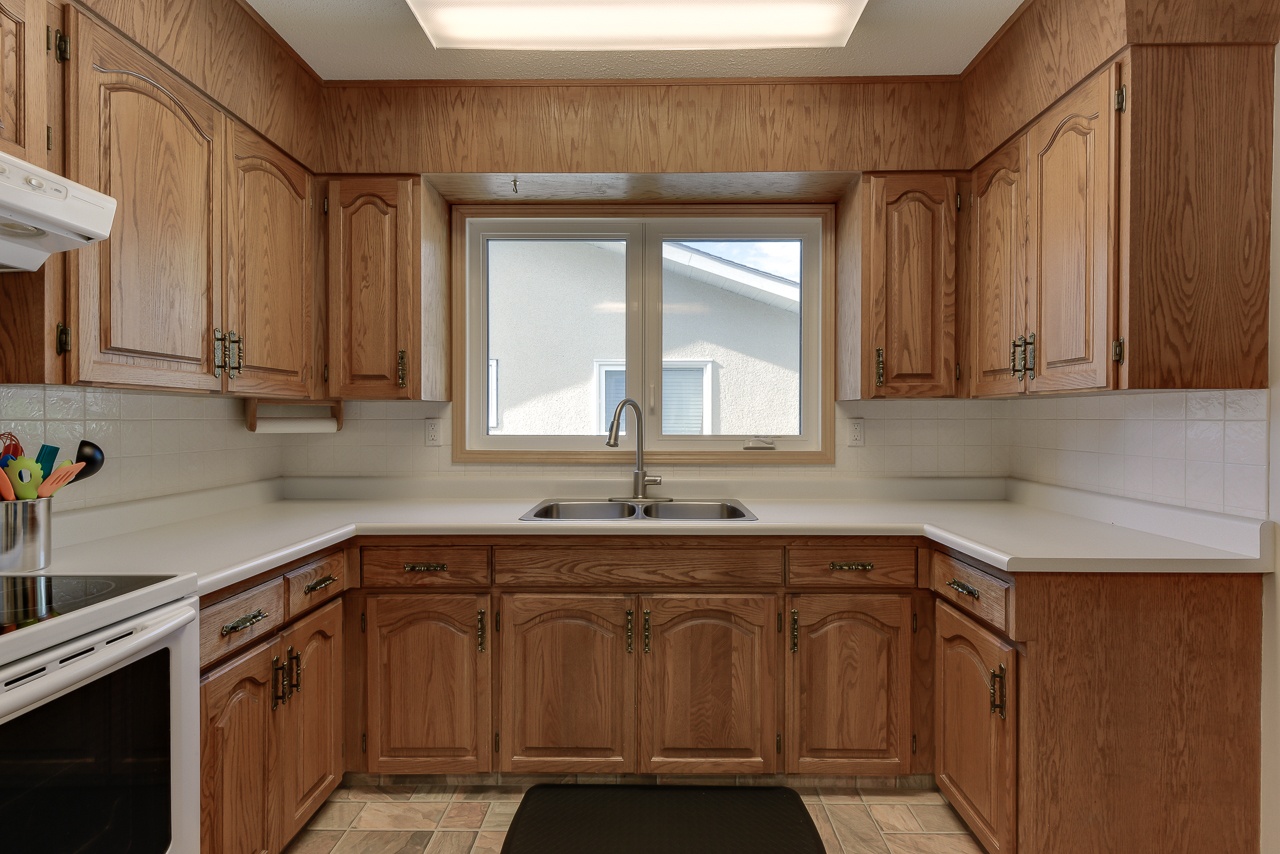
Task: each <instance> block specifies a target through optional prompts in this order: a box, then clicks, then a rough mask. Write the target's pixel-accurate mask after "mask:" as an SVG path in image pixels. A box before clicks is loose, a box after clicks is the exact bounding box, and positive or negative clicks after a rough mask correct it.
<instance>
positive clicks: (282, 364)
mask: <svg viewBox="0 0 1280 854" xmlns="http://www.w3.org/2000/svg"><path fill="white" fill-rule="evenodd" d="M227 127H228V133H227V142H228V144H227V151H228V155H229V156H228V158H227V217H226V229H227V232H226V239H227V267H226V281H227V320H226V331H227V332H234V333H235V336H236V340H235V345H234V346H233V347H232V351H233V353H234V355H235V357H236V358H235V361H236V368H235V369H234V370H230V371H228V372H227V373H228V383H227V387H228V390H229V391H233V392H237V393H240V394H253V395H264V396H277V397H292V398H298V397H307V396H308V387H309V386H308V380H309V372H310V371H311V370H313V367H312V365H311V353H312V349H313V347H312V321H311V314H312V308H311V291H312V287H311V282H312V268H311V257H312V248H311V231H312V228H311V218H312V216H314V215H315V211H314V198H313V189H312V187H313V181H312V177H311V175H310V174H309V173H308V172H307V171H306V170H305V169H303V168H302V167H301V166H299V165H298V164H297V163H296V162H294V161H293V160H291V159H290V158H288V157H287V156H285V154H284V153H283V152H281V151H280V150H279V149H278V148H276V147H275V146H273V145H271V144H270V143H268V142H267V141H266V140H264V139H262V137H260V136H258V135H257V134H256V133H254V132H253V131H251V130H249V129H248V128H245V127H243V126H241V125H239V124H237V123H236V122H234V121H232V120H230V119H228V120H227Z"/></svg>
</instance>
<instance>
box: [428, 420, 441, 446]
mask: <svg viewBox="0 0 1280 854" xmlns="http://www.w3.org/2000/svg"><path fill="white" fill-rule="evenodd" d="M426 422H427V447H428V448H434V447H436V446H437V445H439V444H440V419H439V418H427V419H426Z"/></svg>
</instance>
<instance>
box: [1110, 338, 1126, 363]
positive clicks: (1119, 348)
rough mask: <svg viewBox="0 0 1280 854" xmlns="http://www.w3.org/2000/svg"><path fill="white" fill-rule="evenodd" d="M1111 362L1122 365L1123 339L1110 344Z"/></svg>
mask: <svg viewBox="0 0 1280 854" xmlns="http://www.w3.org/2000/svg"><path fill="white" fill-rule="evenodd" d="M1111 361H1113V362H1119V363H1120V364H1122V365H1123V364H1124V339H1123V338H1121V339H1119V340H1118V341H1112V342H1111Z"/></svg>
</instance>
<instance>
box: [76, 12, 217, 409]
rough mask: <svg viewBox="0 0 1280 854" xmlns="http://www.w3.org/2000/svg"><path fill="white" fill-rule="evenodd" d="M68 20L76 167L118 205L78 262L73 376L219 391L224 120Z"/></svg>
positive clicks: (118, 44)
mask: <svg viewBox="0 0 1280 854" xmlns="http://www.w3.org/2000/svg"><path fill="white" fill-rule="evenodd" d="M67 15H68V26H69V27H70V30H71V37H72V40H73V41H74V42H76V43H77V44H78V45H79V46H80V48H79V50H78V51H77V52H76V54H75V55H74V57H73V66H72V68H71V72H70V74H71V79H70V81H69V84H68V95H69V97H68V99H67V101H68V103H67V110H68V115H69V116H72V117H73V120H71V121H69V122H68V130H69V145H68V163H67V171H68V173H69V176H70V177H71V178H72V179H73V180H76V181H79V182H80V183H82V184H85V185H86V186H89V187H92V188H93V189H96V190H98V191H100V192H103V193H106V194H108V195H110V196H112V197H114V198H115V199H116V201H117V203H118V207H117V211H116V216H115V222H114V224H113V226H112V229H111V236H110V237H109V238H107V239H106V240H104V241H101V242H99V243H96V244H94V245H93V246H91V247H87V248H85V249H82V250H79V251H78V252H77V253H76V255H77V256H78V257H77V259H76V262H75V263H72V264H70V276H69V279H70V280H69V282H68V295H69V305H68V311H67V314H68V317H69V318H70V319H71V321H72V322H73V323H75V324H76V328H75V330H74V333H75V339H76V342H77V350H78V358H72V359H70V360H69V364H68V380H69V381H71V382H96V383H112V384H115V383H119V384H129V385H143V386H159V387H170V388H182V389H188V390H208V391H215V390H220V389H221V388H222V380H221V379H220V378H218V377H215V376H214V375H213V330H214V328H215V327H220V326H221V325H222V320H221V318H222V299H223V290H222V241H221V234H222V221H221V218H222V183H223V181H222V170H223V168H224V161H223V157H224V152H223V144H224V124H223V119H222V116H221V115H220V114H219V113H218V112H217V111H216V110H215V109H214V108H213V107H212V106H211V105H209V104H208V103H206V102H205V101H204V100H203V99H202V98H200V96H199V95H198V94H197V93H195V92H194V91H192V90H191V89H189V88H188V87H187V86H185V85H184V84H182V83H181V82H180V81H179V80H178V79H177V78H175V77H173V76H172V75H170V74H168V73H166V72H164V71H162V69H161V68H160V67H159V66H157V65H156V64H155V63H153V62H152V61H151V60H149V59H148V58H146V57H145V56H144V55H143V54H141V53H140V52H138V51H137V50H136V49H135V48H133V47H132V46H131V45H128V44H126V43H125V42H123V41H121V40H120V39H118V38H116V37H115V36H113V35H111V34H109V33H108V31H107V30H106V29H104V28H103V27H100V26H96V25H94V24H92V23H90V22H89V20H88V19H87V18H86V17H84V16H83V15H81V14H79V13H77V12H75V11H74V10H68V13H67ZM103 69H106V70H103Z"/></svg>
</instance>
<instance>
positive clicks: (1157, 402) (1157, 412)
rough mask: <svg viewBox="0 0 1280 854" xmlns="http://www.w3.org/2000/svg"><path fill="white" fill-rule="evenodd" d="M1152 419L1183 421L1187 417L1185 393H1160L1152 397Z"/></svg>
mask: <svg viewBox="0 0 1280 854" xmlns="http://www.w3.org/2000/svg"><path fill="white" fill-rule="evenodd" d="M1151 417H1152V418H1156V419H1159V420H1162V421H1164V420H1177V421H1181V420H1183V419H1184V418H1186V417H1187V395H1186V394H1185V393H1184V392H1180V391H1173V392H1160V393H1159V394H1153V395H1151Z"/></svg>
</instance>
